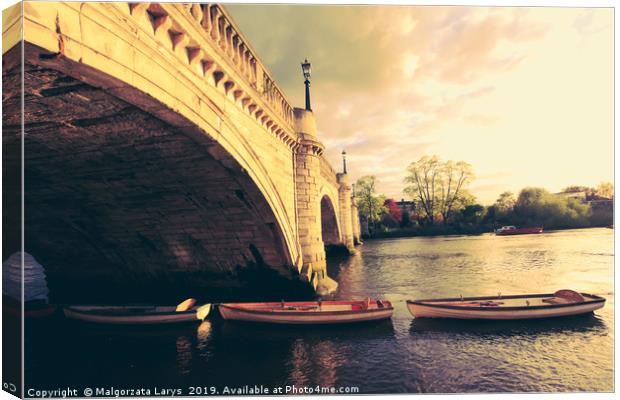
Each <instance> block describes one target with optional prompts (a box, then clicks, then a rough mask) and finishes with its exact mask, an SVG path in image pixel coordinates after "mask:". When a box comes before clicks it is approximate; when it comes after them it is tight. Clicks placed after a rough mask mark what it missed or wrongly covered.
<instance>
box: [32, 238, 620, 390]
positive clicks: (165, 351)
mask: <svg viewBox="0 0 620 400" xmlns="http://www.w3.org/2000/svg"><path fill="white" fill-rule="evenodd" d="M613 251H614V248H613V231H611V230H608V229H602V230H597V229H590V230H575V231H563V232H554V233H548V234H545V235H532V236H529V237H521V238H510V240H502V238H498V237H495V236H491V235H482V236H476V237H451V238H405V239H393V240H383V241H369V242H367V243H366V244H364V245H363V246H362V247H360V254H358V255H357V256H354V257H351V258H346V259H335V260H330V262H329V265H328V268H329V274H330V276H332V277H335V278H336V279H337V280H338V281H339V284H340V286H339V289H338V292H337V293H336V294H335V296H334V297H335V298H340V299H350V298H357V299H362V298H365V297H367V296H371V297H380V298H387V299H389V300H390V301H392V303H393V304H394V317H393V318H392V320H389V321H378V322H375V323H370V324H355V325H347V326H344V325H341V326H273V325H268V324H267V325H264V324H263V325H261V324H251V323H231V322H229V321H223V320H222V319H221V318H218V317H217V313H215V314H213V315H211V316H210V318H209V320H208V321H205V322H202V323H198V322H196V323H195V324H187V325H182V326H162V327H131V328H129V327H109V326H102V325H88V324H81V323H76V322H72V321H67V320H65V319H63V318H61V317H60V316H58V317H57V318H52V319H50V320H47V321H40V322H35V321H27V322H26V330H25V337H26V338H25V340H26V385H32V386H37V387H57V386H63V385H69V386H71V387H77V388H81V387H85V386H92V385H93V383H95V382H96V383H97V384H99V385H110V386H119V387H121V386H124V387H130V386H131V387H133V386H136V385H138V386H140V385H143V386H152V385H153V384H154V383H157V384H158V385H168V386H170V387H178V386H182V385H201V384H204V382H205V379H206V378H205V377H208V383H209V384H214V385H218V386H220V387H222V386H224V385H229V386H236V387H240V386H243V385H267V386H283V385H291V384H295V385H323V386H357V387H359V388H360V390H361V392H362V393H402V392H433V393H454V392H505V391H509V392H510V391H519V392H524V391H538V392H540V391H543V392H544V391H552V392H555V391H609V390H612V389H613V341H614V324H613V322H614V320H613V318H614V295H613V293H614V287H613V257H610V255H613ZM560 288H573V289H577V290H580V291H585V292H590V293H594V294H602V295H604V296H605V297H606V298H607V302H606V305H605V307H604V308H603V309H601V310H597V311H596V313H595V314H594V315H586V316H582V317H574V318H560V319H549V320H538V321H512V322H509V321H508V322H484V321H482V322H476V321H442V320H432V319H417V320H416V319H413V317H412V316H411V315H410V314H409V311H408V310H407V308H406V305H405V303H404V301H405V300H406V299H412V298H429V297H458V295H459V294H463V295H464V296H473V295H495V294H496V293H497V292H502V293H503V294H512V293H532V292H537V293H544V292H553V291H555V290H557V289H560Z"/></svg>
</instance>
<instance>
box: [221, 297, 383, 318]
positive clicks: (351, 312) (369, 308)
mask: <svg viewBox="0 0 620 400" xmlns="http://www.w3.org/2000/svg"><path fill="white" fill-rule="evenodd" d="M218 310H219V311H220V314H221V315H222V317H223V318H224V319H226V320H234V321H251V322H266V323H273V324H342V323H351V322H366V321H376V320H381V319H388V318H391V317H392V312H393V311H394V308H393V307H392V304H391V303H390V302H389V301H387V300H371V299H367V300H361V301H300V302H277V303H225V304H220V305H218Z"/></svg>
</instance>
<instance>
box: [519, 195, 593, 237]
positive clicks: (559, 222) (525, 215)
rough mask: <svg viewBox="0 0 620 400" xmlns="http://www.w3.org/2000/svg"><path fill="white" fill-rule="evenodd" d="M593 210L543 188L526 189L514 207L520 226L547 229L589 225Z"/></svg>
mask: <svg viewBox="0 0 620 400" xmlns="http://www.w3.org/2000/svg"><path fill="white" fill-rule="evenodd" d="M591 215H592V210H591V208H590V206H589V205H588V204H585V203H583V202H582V201H580V200H578V199H575V198H570V197H568V198H567V197H564V196H557V195H553V194H551V193H549V192H548V191H547V190H545V189H542V188H532V187H529V188H525V189H523V190H521V192H520V193H519V197H518V198H517V202H516V204H515V206H514V219H515V221H516V222H517V223H518V224H520V225H525V226H528V225H529V226H541V225H542V226H544V227H547V228H576V227H583V226H588V225H589V218H590V216H591Z"/></svg>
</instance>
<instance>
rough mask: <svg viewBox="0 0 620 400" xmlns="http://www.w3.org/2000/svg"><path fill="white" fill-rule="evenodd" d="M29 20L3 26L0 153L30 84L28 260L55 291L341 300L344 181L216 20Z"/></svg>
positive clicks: (123, 12) (122, 13) (210, 10)
mask: <svg viewBox="0 0 620 400" xmlns="http://www.w3.org/2000/svg"><path fill="white" fill-rule="evenodd" d="M20 7H21V4H17V5H16V6H14V7H11V8H9V9H7V10H5V11H3V18H4V20H5V25H4V26H5V31H4V32H3V81H4V82H7V84H6V85H4V90H3V107H4V109H5V113H4V114H5V115H4V117H5V118H3V127H4V132H5V134H4V135H3V142H4V144H5V145H7V146H9V147H10V148H19V143H20V140H21V133H22V125H21V117H22V115H21V114H20V113H21V111H20V104H21V94H20V91H21V86H20V84H19V83H20V79H19V76H20V74H21V71H22V70H23V74H24V83H25V92H24V104H25V109H24V115H23V117H24V126H23V132H24V133H25V136H24V137H23V138H24V149H25V154H24V162H25V165H26V167H25V171H24V173H25V180H26V182H27V186H26V188H25V190H26V199H25V205H26V215H27V220H26V221H25V222H26V233H25V234H26V244H25V246H26V249H25V250H26V251H28V252H29V253H31V254H33V256H35V257H36V258H37V260H40V261H41V263H42V264H43V265H44V266H45V267H46V269H48V271H47V272H49V274H48V275H49V276H50V279H51V281H52V282H53V281H54V279H64V278H67V279H75V280H77V281H79V280H80V279H81V280H95V281H96V280H97V279H103V277H106V276H111V275H114V276H118V277H119V279H125V278H130V277H131V278H134V279H143V278H145V277H147V278H148V277H149V276H154V275H157V276H166V275H168V274H172V273H176V274H183V273H184V272H187V271H192V272H196V273H204V274H206V276H207V278H206V279H207V280H209V279H211V280H213V281H218V282H222V284H234V282H235V281H236V280H238V279H239V278H238V277H239V276H241V274H242V273H243V271H245V270H246V269H247V268H249V267H248V266H252V265H265V266H268V267H269V268H271V269H272V270H273V271H276V272H277V273H278V274H279V275H280V276H283V277H286V279H301V280H302V281H303V282H308V283H310V284H311V285H312V288H313V289H315V290H316V291H317V293H319V294H326V293H329V292H331V291H333V290H334V289H335V288H336V286H337V285H336V283H335V282H334V281H333V280H331V279H330V278H329V277H328V276H327V274H326V262H325V248H324V245H325V243H323V237H324V233H327V232H323V230H324V229H326V228H324V227H326V226H329V235H328V236H325V237H329V241H330V242H337V243H338V244H340V245H342V246H344V247H346V248H347V249H349V250H350V251H353V244H354V243H356V241H359V219H358V216H357V211H356V207H355V205H354V203H353V202H352V198H351V190H350V186H349V183H348V180H347V176H346V174H340V175H339V176H338V177H337V176H336V173H335V172H334V171H333V169H332V168H331V166H329V164H328V162H327V161H326V159H325V158H324V157H323V156H322V153H323V145H322V144H321V143H320V141H319V139H318V138H317V134H316V120H315V116H314V115H313V114H312V112H309V111H305V110H301V109H295V108H294V107H293V106H291V105H290V103H289V102H288V100H287V99H286V97H285V96H284V94H283V92H282V91H281V90H280V89H279V87H278V85H277V83H276V82H275V80H274V79H273V78H272V76H271V75H270V73H269V72H268V69H267V68H266V67H265V65H264V64H263V63H262V62H261V61H260V59H259V58H258V56H257V55H256V52H255V51H254V50H253V48H252V46H251V45H250V43H249V41H248V39H247V38H246V37H245V36H244V35H243V34H242V33H241V32H240V30H239V28H238V26H237V25H236V24H235V23H234V21H233V20H232V18H231V17H230V15H229V14H228V13H227V12H226V10H225V9H224V8H223V7H222V6H221V5H217V4H181V3H169V4H159V3H62V2H24V5H23V10H24V13H23V15H22V14H21V8H20ZM22 41H23V47H22V45H21V44H22ZM22 51H23V53H22ZM22 57H23V61H22ZM22 62H23V63H22ZM11 82H12V83H14V85H12V84H11ZM9 159H10V157H9ZM16 166H17V164H15V165H13V167H16ZM13 189H15V190H18V188H13ZM7 190H9V191H10V190H12V189H11V188H7ZM321 204H329V205H330V207H322V206H321ZM327 214H331V215H327ZM330 244H333V243H330ZM16 246H18V242H14V246H13V247H16ZM11 250H13V251H17V250H19V248H17V247H16V248H15V249H11ZM8 251H9V249H7V254H8Z"/></svg>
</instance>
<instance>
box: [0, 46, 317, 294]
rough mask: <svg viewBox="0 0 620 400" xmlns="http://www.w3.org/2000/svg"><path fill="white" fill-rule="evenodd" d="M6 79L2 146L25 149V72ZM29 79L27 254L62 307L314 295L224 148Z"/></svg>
mask: <svg viewBox="0 0 620 400" xmlns="http://www.w3.org/2000/svg"><path fill="white" fill-rule="evenodd" d="M5 56H6V55H5ZM18 67H19V66H18ZM3 81H4V82H5V85H4V86H5V87H4V93H3V105H4V109H5V111H4V116H5V118H3V124H4V135H3V142H4V145H5V146H9V147H8V148H14V149H18V148H19V141H20V112H19V110H20V101H21V98H20V96H19V93H20V89H21V88H20V86H21V82H20V79H19V68H15V69H12V70H9V71H3ZM24 82H25V88H24V89H25V98H24V104H25V113H24V124H25V125H24V126H25V139H24V150H25V159H24V162H25V249H26V251H27V252H29V253H31V254H32V255H33V256H34V257H35V258H36V259H37V260H38V261H39V262H40V263H41V264H42V265H44V266H45V268H46V272H47V275H48V284H49V285H50V289H51V295H52V296H56V300H65V301H69V300H71V301H78V300H88V299H89V298H92V297H93V296H98V295H99V294H101V293H102V292H107V293H109V291H110V290H113V291H114V292H113V293H114V294H115V295H119V293H122V292H124V293H125V295H127V296H129V295H128V294H127V293H134V295H135V297H136V299H137V300H140V299H144V298H145V297H154V298H162V297H165V296H166V295H169V296H170V297H171V298H173V297H174V296H185V295H188V296H189V295H192V296H198V297H203V298H204V297H205V296H206V297H207V298H208V297H210V296H209V294H212V295H214V296H217V297H218V298H226V297H228V296H229V295H230V296H231V297H234V298H239V297H240V293H249V294H248V296H249V297H253V298H257V297H261V298H268V297H273V298H278V299H279V298H281V297H279V296H283V293H284V292H286V293H287V296H288V297H292V296H295V294H296V295H297V297H299V296H307V295H308V293H309V292H308V287H307V285H304V284H302V283H300V282H299V281H298V280H297V279H291V276H287V274H289V275H290V269H289V268H288V267H287V266H288V265H291V263H292V261H291V260H289V259H287V258H288V254H289V253H288V251H287V249H286V248H285V245H284V244H283V243H284V242H283V239H282V235H281V232H280V230H279V227H278V226H277V223H276V222H275V219H274V217H273V214H272V213H271V211H270V208H269V206H268V204H267V203H266V201H265V199H264V198H263V196H262V194H261V193H260V191H259V190H258V188H257V187H256V186H255V185H254V183H253V182H252V180H251V178H250V177H249V176H248V175H247V173H246V172H245V171H243V170H242V169H241V168H240V167H239V166H238V165H236V164H235V163H234V162H231V160H230V158H226V157H225V155H223V154H222V153H223V152H224V151H223V149H222V148H221V147H220V146H219V145H218V144H217V143H215V142H211V143H206V144H205V143H204V142H203V143H198V142H196V141H195V140H194V139H192V138H190V137H188V136H187V135H186V134H184V133H182V132H179V131H178V130H177V129H176V128H174V127H172V126H170V125H168V124H166V123H165V122H163V121H161V120H159V119H156V118H155V117H153V116H152V115H151V114H148V113H146V112H144V111H142V110H141V109H139V108H137V107H135V106H133V105H130V104H128V103H126V102H124V101H122V100H120V99H118V98H116V97H113V96H111V95H110V94H107V93H106V92H104V91H103V90H100V89H97V88H95V87H92V86H89V85H87V84H84V83H82V82H81V81H77V80H75V79H73V78H71V77H68V76H66V75H63V74H62V73H60V72H58V71H55V70H52V69H46V68H41V67H37V66H35V65H31V64H26V65H25V75H24ZM11 159H14V160H18V158H9V159H8V160H6V162H7V163H8V162H10V160H11ZM15 162H16V163H17V161H15ZM7 165H8V164H7ZM8 166H9V168H11V166H10V165H8ZM15 168H19V167H18V165H13V166H12V168H11V169H13V170H15ZM7 190H9V191H10V190H12V191H16V190H18V189H17V188H15V187H13V188H8V189H7ZM12 243H13V244H12V245H13V246H14V247H15V245H16V244H18V242H17V241H14V242H12ZM18 249H19V247H17V248H14V249H11V252H12V251H17V250H18ZM7 250H8V249H7ZM5 253H9V252H8V251H6V250H5ZM124 289H126V290H124ZM248 290H249V291H248ZM145 293H147V294H149V295H146V296H145Z"/></svg>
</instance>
